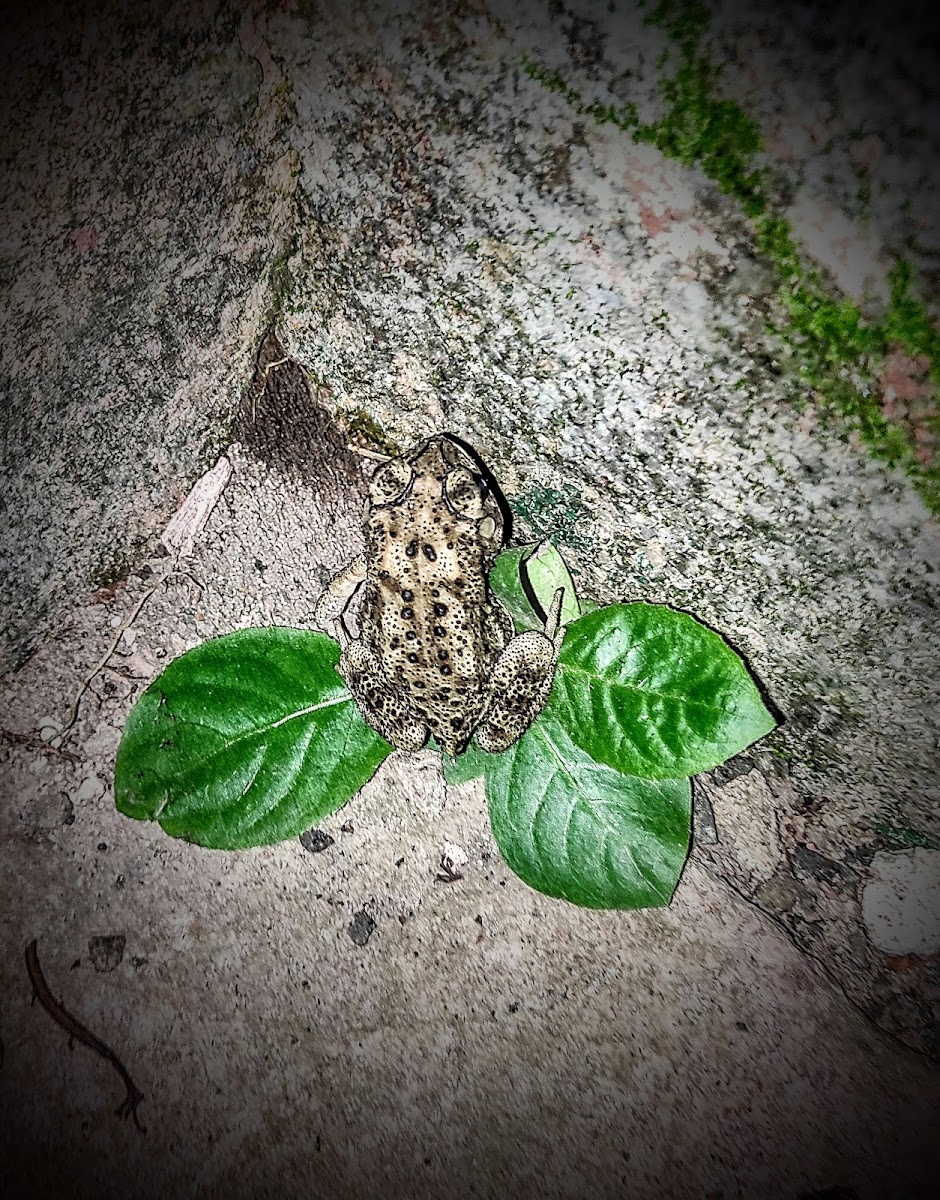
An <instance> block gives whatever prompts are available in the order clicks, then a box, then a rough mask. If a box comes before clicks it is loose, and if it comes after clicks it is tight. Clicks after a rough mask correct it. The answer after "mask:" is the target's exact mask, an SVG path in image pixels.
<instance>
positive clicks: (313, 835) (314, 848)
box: [300, 829, 336, 854]
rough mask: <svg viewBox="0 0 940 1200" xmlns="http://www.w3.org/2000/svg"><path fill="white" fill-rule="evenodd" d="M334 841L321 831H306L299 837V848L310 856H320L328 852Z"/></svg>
mask: <svg viewBox="0 0 940 1200" xmlns="http://www.w3.org/2000/svg"><path fill="white" fill-rule="evenodd" d="M335 840H336V839H335V838H331V837H330V835H329V834H328V833H324V831H323V830H322V829H307V830H305V831H304V832H303V833H302V834H301V835H300V844H301V846H303V848H304V849H305V850H309V851H310V853H311V854H322V853H323V851H324V850H329V848H330V846H332V845H333V843H334V842H335Z"/></svg>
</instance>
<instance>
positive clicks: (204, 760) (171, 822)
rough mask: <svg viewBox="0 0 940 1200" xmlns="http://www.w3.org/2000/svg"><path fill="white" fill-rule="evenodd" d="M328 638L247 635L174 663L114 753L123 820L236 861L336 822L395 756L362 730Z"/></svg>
mask: <svg viewBox="0 0 940 1200" xmlns="http://www.w3.org/2000/svg"><path fill="white" fill-rule="evenodd" d="M338 659H339V647H338V646H337V645H336V643H335V642H334V641H333V640H332V639H331V638H328V637H326V636H325V635H324V634H322V633H307V632H304V631H302V630H297V629H277V628H275V629H245V630H242V631H241V632H239V633H232V634H228V635H227V636H225V637H219V638H214V639H213V640H212V641H209V642H205V643H203V645H201V646H197V647H196V648H195V649H194V650H190V651H189V653H188V654H184V655H183V656H182V657H181V658H178V659H176V660H175V661H174V662H172V663H170V665H169V666H168V667H167V669H166V670H165V671H164V672H163V674H162V675H160V676H159V677H158V678H157V679H156V680H155V681H154V682H153V683H152V684H151V685H150V687H149V688H147V690H146V691H145V692H144V694H143V695H142V696H141V697H140V699H139V700H138V701H137V703H136V704H135V706H134V708H133V710H132V711H131V714H130V717H129V718H128V721H127V725H126V727H125V729H124V735H123V737H122V738H121V744H120V747H119V748H118V755H117V763H116V767H115V779H114V794H115V799H116V802H117V807H118V809H119V810H120V811H121V812H122V813H124V814H125V815H126V816H129V817H134V818H136V819H137V820H140V821H159V823H160V825H161V826H162V827H163V829H164V830H165V831H166V832H167V833H168V834H170V835H171V836H173V837H179V838H185V839H186V840H187V841H190V842H197V843H198V844H199V845H201V846H210V847H214V848H217V849H224V850H237V849H244V848H246V847H249V846H261V845H266V844H268V843H271V842H279V841H283V840H284V839H285V838H290V837H295V836H296V835H298V834H299V833H301V832H303V830H304V829H307V828H309V827H310V826H311V825H313V824H315V823H316V822H317V821H319V820H321V819H322V818H323V817H325V816H327V815H328V814H329V813H332V812H335V811H336V809H338V808H340V807H341V806H342V805H343V804H345V803H346V801H347V800H348V799H349V798H350V797H351V796H353V795H354V794H355V793H356V792H357V791H358V790H359V788H361V787H362V785H363V784H364V783H365V782H366V781H367V780H368V779H369V778H371V776H372V775H373V774H374V773H375V769H376V767H378V765H379V763H380V762H381V761H382V759H383V758H385V756H386V755H387V754H388V753H389V752H390V750H391V747H390V746H389V745H388V744H387V743H386V742H385V741H383V739H382V738H380V737H379V736H378V734H376V733H374V732H373V731H372V730H371V729H370V728H369V727H368V725H366V724H365V722H364V721H363V719H362V717H361V716H360V715H359V712H358V710H357V709H356V706H355V704H354V702H353V699H352V697H351V696H350V694H349V692H348V691H347V690H346V686H345V684H344V683H343V681H342V679H341V678H340V676H339V675H338V674H337V673H336V671H335V670H334V668H335V666H336V663H337V661H338Z"/></svg>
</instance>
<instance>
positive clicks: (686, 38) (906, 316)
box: [523, 0, 940, 513]
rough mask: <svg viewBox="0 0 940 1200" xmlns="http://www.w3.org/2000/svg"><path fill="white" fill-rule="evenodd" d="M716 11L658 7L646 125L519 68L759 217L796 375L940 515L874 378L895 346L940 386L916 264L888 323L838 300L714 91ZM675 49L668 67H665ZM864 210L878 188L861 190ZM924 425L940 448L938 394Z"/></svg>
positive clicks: (939, 346)
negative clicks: (693, 169) (658, 105)
mask: <svg viewBox="0 0 940 1200" xmlns="http://www.w3.org/2000/svg"><path fill="white" fill-rule="evenodd" d="M708 21H709V17H708V10H707V9H706V7H705V6H704V5H703V4H701V3H699V0H661V2H660V3H659V4H657V5H656V7H655V8H654V9H652V10H651V11H650V12H649V14H648V15H647V17H646V24H648V25H656V26H659V27H660V28H661V29H663V31H664V32H665V33H666V34H667V36H668V37H669V39H670V43H671V44H672V47H673V48H674V49H676V50H677V51H678V58H679V66H678V68H677V69H676V71H675V73H674V74H673V75H672V76H671V77H668V78H664V79H662V80H660V85H659V86H660V93H661V95H662V98H663V101H664V105H665V112H664V114H663V116H662V117H661V119H660V120H658V121H656V122H652V123H649V124H643V123H642V122H640V120H639V117H638V114H637V109H636V106H635V105H633V104H629V103H628V104H623V105H621V106H619V107H616V106H613V105H605V104H602V103H601V102H600V101H597V100H594V101H591V102H590V103H588V102H586V101H585V100H584V99H583V98H582V96H581V95H580V94H579V92H578V91H577V90H576V89H575V88H574V87H572V86H570V85H569V84H568V83H567V82H566V81H565V79H564V78H563V76H562V75H561V73H560V72H558V71H550V70H548V68H546V67H544V66H543V65H542V64H540V63H537V62H533V61H532V60H530V59H528V58H524V59H523V67H524V69H525V71H526V73H527V74H528V75H529V76H530V77H531V78H532V79H535V80H537V81H538V82H540V83H541V84H542V85H543V86H544V87H547V88H549V89H550V90H551V91H554V92H557V93H558V94H559V95H561V96H562V97H563V98H564V99H565V101H566V102H567V103H568V104H569V105H570V106H571V107H572V108H574V109H575V111H576V112H578V113H579V114H581V115H583V116H587V117H591V118H593V119H594V120H595V121H597V122H598V123H599V124H614V125H616V126H618V128H620V129H622V130H623V131H624V132H625V133H629V134H630V136H631V137H632V139H633V141H635V142H645V143H648V144H649V145H653V146H656V148H657V149H658V150H659V151H660V152H661V153H662V154H664V155H666V156H667V157H669V158H674V159H676V160H677V161H679V162H681V163H683V164H685V165H686V166H693V165H695V166H698V167H699V168H700V169H701V170H702V171H703V172H704V173H705V175H706V176H708V178H709V179H712V180H713V181H714V182H715V183H716V184H717V185H718V187H719V188H720V190H721V191H722V192H724V193H725V194H726V195H729V196H732V197H733V198H734V199H735V200H737V201H738V203H739V204H740V205H741V207H742V209H743V210H744V212H745V213H746V214H747V215H748V216H749V217H751V218H752V219H753V220H754V227H755V241H756V244H757V247H758V249H759V250H760V252H761V253H762V254H763V255H764V257H765V258H766V259H767V260H768V261H769V262H770V263H772V264H773V266H774V268H775V271H776V274H777V279H778V295H779V298H780V300H781V302H782V304H783V306H784V308H785V310H786V312H787V314H788V316H789V322H788V323H787V324H786V325H784V326H783V327H781V328H778V329H776V330H774V332H776V333H777V334H779V335H781V336H782V337H783V338H784V340H785V341H786V342H787V343H788V344H789V346H790V347H791V348H792V350H793V353H794V358H795V361H796V364H797V371H798V373H799V375H800V376H801V377H802V378H803V379H804V380H805V382H806V384H807V385H808V388H811V389H812V390H813V392H814V393H815V396H816V398H817V400H818V401H819V402H820V404H821V406H823V407H828V408H829V409H830V411H832V412H834V413H837V414H839V416H840V417H841V418H842V419H844V420H845V421H847V422H849V423H851V424H852V425H853V426H854V427H855V428H857V429H858V430H859V432H860V434H861V436H862V438H863V439H864V441H865V442H866V444H867V445H868V446H869V448H870V449H871V451H872V453H874V454H875V455H876V456H877V457H878V458H881V459H883V460H884V461H886V462H888V463H890V464H892V465H895V466H900V467H902V468H903V469H904V470H905V471H906V472H907V473H908V475H909V476H910V477H911V479H912V481H913V483H914V485H915V487H917V489H918V490H919V491H920V493H921V495H922V496H923V498H924V500H925V501H926V503H927V504H928V505H929V507H930V508H931V509H932V511H933V512H935V513H940V457H938V453H937V452H936V451H933V452H931V457H930V459H929V461H926V462H925V461H923V457H922V456H926V451H925V450H924V449H923V447H924V446H925V445H930V444H931V443H930V441H929V439H923V440H922V441H921V443H920V446H921V449H920V452H919V453H918V442H917V441H916V430H915V429H914V428H913V425H912V427H911V428H910V429H908V428H907V427H906V426H902V425H900V424H897V423H895V422H892V421H889V420H887V419H886V418H885V416H884V413H883V412H882V409H881V405H880V385H879V382H878V376H879V374H880V372H881V369H882V367H883V364H884V359H885V356H886V355H887V354H888V353H889V352H890V351H891V349H892V348H894V347H900V348H902V349H903V350H904V351H905V352H906V353H907V354H909V355H912V356H921V355H922V356H924V357H925V358H927V359H928V360H929V363H930V367H929V370H930V377H931V379H932V380H933V382H934V384H935V385H937V388H938V389H940V333H938V332H937V330H936V329H935V328H934V327H933V325H932V323H931V321H930V317H929V314H928V312H927V309H926V307H925V305H924V304H923V303H922V302H921V301H920V300H918V299H917V298H916V297H915V296H914V295H912V286H913V278H912V272H911V267H910V264H908V263H907V262H905V261H904V260H903V259H898V261H897V262H896V263H895V265H894V267H893V269H892V271H891V275H890V286H891V296H890V302H889V305H888V309H887V312H886V313H885V314H884V316H883V317H882V319H881V320H880V321H877V322H876V321H869V320H866V319H865V317H864V315H863V314H862V312H861V309H860V308H859V307H858V306H857V305H855V304H853V303H852V302H851V301H850V300H847V299H845V298H844V297H840V296H838V295H836V294H835V293H834V291H833V289H832V287H831V285H828V284H826V283H825V282H824V280H823V278H822V275H821V273H820V271H819V270H818V269H816V268H814V267H812V266H811V265H809V264H808V263H807V262H806V261H805V259H804V257H803V256H802V255H801V253H800V251H799V249H798V247H797V245H796V243H795V242H794V240H793V235H792V230H791V228H790V225H789V223H788V222H787V221H786V220H785V219H784V218H783V217H782V216H780V215H779V214H777V213H774V212H773V211H772V210H771V206H770V203H769V200H768V198H767V195H766V191H765V183H766V171H765V170H764V169H763V168H760V167H757V166H756V165H755V160H756V157H757V155H758V154H760V153H761V152H762V151H763V143H762V140H761V137H760V131H759V129H758V127H757V124H756V123H755V122H754V121H753V120H752V119H751V118H750V117H749V116H748V115H747V114H746V113H745V112H744V110H743V109H742V108H741V106H740V105H739V104H737V103H735V102H734V101H730V100H723V99H721V98H720V97H719V95H718V94H717V90H718V86H719V82H720V75H721V71H720V68H719V67H717V66H715V65H714V64H712V63H711V62H710V61H709V59H708V58H707V56H706V55H705V54H703V53H702V52H701V51H700V43H701V41H702V38H703V37H704V35H705V34H706V32H707V30H708ZM670 57H671V56H670V55H669V53H668V52H667V53H666V54H664V55H663V56H662V63H663V64H665V63H666V62H668V61H669V59H670ZM859 198H860V202H861V203H862V204H863V206H867V204H868V203H869V201H870V188H869V189H868V190H867V191H866V190H864V184H863V188H862V189H860V197H859ZM920 422H921V428H922V429H926V431H927V432H928V434H929V435H930V436H931V437H932V438H933V439H934V441H933V443H932V444H933V445H940V406H938V404H937V397H936V396H934V398H933V403H932V405H931V411H930V413H929V414H928V415H927V416H926V417H922V418H920Z"/></svg>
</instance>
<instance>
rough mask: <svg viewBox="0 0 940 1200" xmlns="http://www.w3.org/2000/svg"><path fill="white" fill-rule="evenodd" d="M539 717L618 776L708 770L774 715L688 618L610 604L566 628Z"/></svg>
mask: <svg viewBox="0 0 940 1200" xmlns="http://www.w3.org/2000/svg"><path fill="white" fill-rule="evenodd" d="M544 715H545V717H551V718H553V719H554V720H556V721H558V722H559V723H560V724H562V725H563V726H564V727H565V728H566V729H567V730H568V732H569V733H570V735H571V737H572V739H573V740H574V741H575V742H576V743H577V744H578V745H579V746H580V747H581V748H582V750H585V751H586V752H587V753H588V754H589V755H590V756H591V757H592V758H595V759H597V761H598V762H602V763H606V764H607V765H608V766H610V767H613V768H614V770H616V771H620V772H621V773H622V774H624V775H641V776H644V777H645V778H648V779H675V778H680V777H682V776H685V775H695V774H697V773H698V772H699V771H707V770H708V769H709V768H711V767H714V766H717V765H718V764H719V763H722V762H724V761H725V759H728V758H730V757H731V756H732V755H734V754H737V753H739V751H741V750H743V749H744V748H745V746H748V745H750V743H751V742H753V741H756V739H757V738H759V737H763V735H764V734H765V733H769V732H770V730H771V729H773V727H774V725H775V721H774V719H773V717H772V716H771V715H770V713H769V712H768V711H767V709H766V708H765V707H764V704H763V702H762V700H761V697H760V693H759V691H758V690H757V687H756V686H755V684H754V681H753V680H752V679H751V677H750V675H749V674H748V671H747V668H746V667H745V665H744V663H743V662H742V661H741V659H740V658H739V657H738V655H737V654H736V653H735V652H734V651H733V650H732V649H731V648H730V647H729V646H728V645H727V644H726V643H725V642H724V641H723V640H722V639H721V638H720V637H719V636H718V635H717V634H716V633H712V631H711V630H710V629H706V628H705V626H704V625H700V624H699V622H698V621H695V620H693V618H692V617H689V616H686V615H685V614H684V613H678V612H674V611H673V610H672V609H669V608H665V607H663V606H660V605H653V604H643V603H637V604H612V605H609V606H607V607H606V608H601V609H597V610H596V611H595V612H592V613H589V614H588V615H587V616H585V617H582V618H581V619H580V620H579V621H575V622H574V624H573V625H570V626H569V627H568V631H567V636H566V638H565V644H564V647H563V648H562V652H561V657H560V659H559V664H558V669H557V671H556V674H555V684H554V687H553V689H552V694H551V698H550V700H549V702H548V705H547V707H546V709H545V714H544Z"/></svg>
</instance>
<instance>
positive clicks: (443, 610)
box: [434, 604, 447, 617]
mask: <svg viewBox="0 0 940 1200" xmlns="http://www.w3.org/2000/svg"><path fill="white" fill-rule="evenodd" d="M434 615H435V617H446V616H447V605H446V604H435V605H434Z"/></svg>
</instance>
